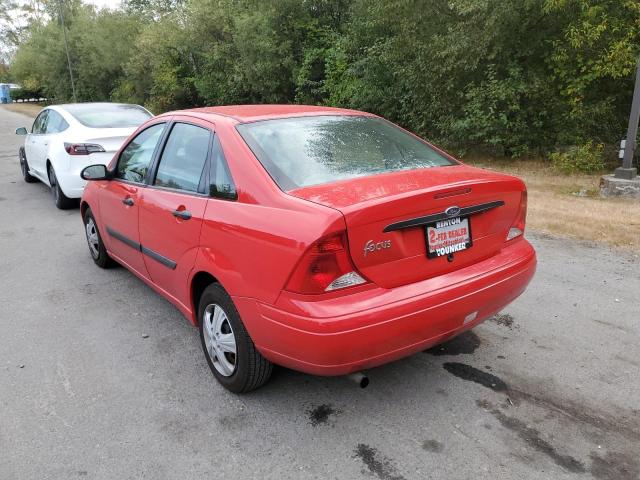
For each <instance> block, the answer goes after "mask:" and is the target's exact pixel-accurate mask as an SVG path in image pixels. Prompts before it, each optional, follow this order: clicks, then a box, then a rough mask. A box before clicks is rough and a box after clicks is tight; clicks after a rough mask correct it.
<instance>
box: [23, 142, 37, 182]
mask: <svg viewBox="0 0 640 480" xmlns="http://www.w3.org/2000/svg"><path fill="white" fill-rule="evenodd" d="M18 158H19V159H20V170H21V171H22V178H23V179H24V181H25V182H27V183H34V182H36V181H38V179H37V178H36V177H34V176H32V175H31V174H30V173H29V164H28V163H27V155H26V154H25V153H24V148H21V149H20V151H19V152H18Z"/></svg>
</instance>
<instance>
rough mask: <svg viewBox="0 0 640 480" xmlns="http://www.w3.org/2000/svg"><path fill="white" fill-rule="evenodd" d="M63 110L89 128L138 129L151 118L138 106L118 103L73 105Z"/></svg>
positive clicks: (66, 106)
mask: <svg viewBox="0 0 640 480" xmlns="http://www.w3.org/2000/svg"><path fill="white" fill-rule="evenodd" d="M64 109H65V110H66V111H67V112H69V113H70V114H71V115H73V117H74V118H75V119H76V120H78V121H79V122H80V123H81V124H82V125H84V126H85V127H90V128H128V127H139V126H140V125H142V124H143V123H144V122H146V121H147V120H149V119H150V118H151V116H152V115H151V114H150V113H149V112H147V111H146V110H145V109H144V108H142V107H140V106H139V105H127V104H119V103H74V104H71V105H65V106H64Z"/></svg>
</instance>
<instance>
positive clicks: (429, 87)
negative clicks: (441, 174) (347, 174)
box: [0, 0, 640, 156]
mask: <svg viewBox="0 0 640 480" xmlns="http://www.w3.org/2000/svg"><path fill="white" fill-rule="evenodd" d="M0 1H2V0H0ZM5 1H6V0H5ZM41 1H42V2H43V5H44V9H45V10H44V12H45V14H44V15H39V16H37V15H32V16H31V17H29V21H28V22H27V23H28V27H27V29H26V31H25V32H23V33H22V34H21V40H20V46H19V48H18V50H17V52H16V54H15V56H14V57H13V60H12V63H11V74H12V75H13V77H14V78H15V80H16V81H18V82H19V83H22V84H23V85H25V87H26V88H30V89H42V90H43V92H44V93H45V94H46V95H47V96H48V97H54V98H55V99H56V101H66V100H68V99H70V98H71V88H70V81H69V72H68V67H67V59H66V53H65V50H64V43H63V35H62V29H61V25H60V22H59V16H60V15H59V13H60V12H59V11H58V8H57V7H58V6H59V3H58V2H57V1H54V0H41ZM63 3H64V6H65V8H64V10H63V13H64V17H65V20H66V22H65V23H66V26H67V29H68V30H67V33H68V38H69V56H70V59H71V65H72V70H73V74H74V77H75V79H76V84H77V93H78V99H79V100H118V101H128V102H135V103H140V104H144V105H145V106H147V107H148V108H150V109H151V110H152V111H154V112H156V113H159V112H162V111H166V110H171V109H178V108H188V107H197V106H204V105H219V104H232V103H292V102H296V103H309V104H327V105H334V106H342V107H350V108H356V109H363V110H368V111H371V112H374V113H377V114H380V115H382V116H385V117H387V118H390V119H391V120H393V121H396V122H398V123H400V124H401V125H403V126H405V127H407V128H409V129H410V130H412V131H415V132H416V133H418V134H420V135H422V136H425V137H427V138H430V139H432V140H434V141H437V142H440V143H442V144H444V145H446V146H448V147H449V148H453V149H457V150H461V149H468V148H483V149H491V150H495V151H496V152H497V153H500V154H506V155H509V156H521V155H525V154H528V153H536V154H537V153H544V152H548V151H553V150H554V149H555V147H556V146H558V145H584V144H586V143H587V142H588V141H589V140H592V141H593V142H595V143H606V144H614V143H617V142H618V141H619V139H620V137H621V136H622V135H623V133H624V131H625V130H626V129H625V123H626V118H627V115H628V110H629V104H630V96H631V92H632V87H633V72H634V66H635V62H636V56H637V54H638V53H640V2H638V1H637V0H377V1H374V2H372V1H370V0H126V1H125V2H124V6H123V7H121V8H120V9H116V10H100V11H96V10H95V9H94V8H93V7H90V6H87V5H84V4H83V3H82V1H81V0H66V1H64V2H63Z"/></svg>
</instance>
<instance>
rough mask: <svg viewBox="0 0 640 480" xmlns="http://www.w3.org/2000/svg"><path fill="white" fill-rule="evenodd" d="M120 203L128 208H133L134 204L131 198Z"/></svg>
mask: <svg viewBox="0 0 640 480" xmlns="http://www.w3.org/2000/svg"><path fill="white" fill-rule="evenodd" d="M122 203H124V204H125V205H127V206H129V207H133V203H134V202H133V198H131V197H127V198H124V199H123V200H122Z"/></svg>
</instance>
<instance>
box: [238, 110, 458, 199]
mask: <svg viewBox="0 0 640 480" xmlns="http://www.w3.org/2000/svg"><path fill="white" fill-rule="evenodd" d="M237 129H238V132H239V133H240V135H241V136H242V138H244V140H245V142H247V144H248V145H249V147H250V148H251V150H252V151H253V153H254V154H255V155H256V157H257V158H258V160H259V161H260V163H262V165H263V166H264V168H265V169H266V170H267V171H268V172H269V174H270V175H271V177H272V178H273V179H274V180H275V182H276V183H277V184H278V186H279V187H280V188H281V189H282V190H284V191H290V190H294V189H296V188H302V187H308V186H311V185H320V184H323V183H330V182H335V181H338V180H348V179H351V178H356V177H363V176H369V175H375V174H379V173H387V172H395V171H400V170H412V169H419V168H430V167H438V166H445V165H454V164H455V163H454V162H452V161H451V160H449V159H447V158H446V157H445V156H444V155H441V154H440V153H438V152H437V151H436V150H434V149H433V148H431V147H430V146H429V145H428V144H427V143H426V142H423V141H421V140H419V139H418V138H416V137H414V136H412V135H410V134H408V133H407V132H405V131H404V130H402V129H400V128H398V127H396V126H395V125H393V124H392V123H390V122H387V121H386V120H383V119H381V118H376V117H366V116H346V115H326V116H324V115H323V116H309V117H297V118H281V119H275V120H264V121H258V122H252V123H245V124H242V125H238V127H237Z"/></svg>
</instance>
